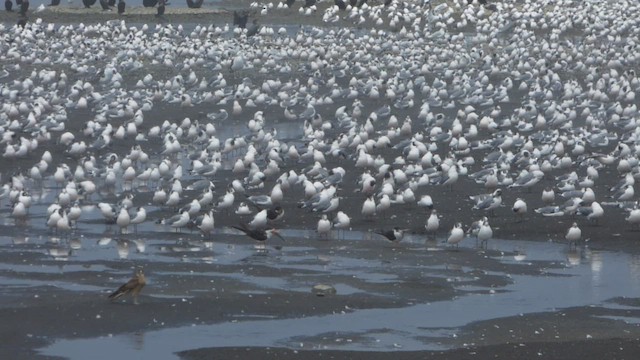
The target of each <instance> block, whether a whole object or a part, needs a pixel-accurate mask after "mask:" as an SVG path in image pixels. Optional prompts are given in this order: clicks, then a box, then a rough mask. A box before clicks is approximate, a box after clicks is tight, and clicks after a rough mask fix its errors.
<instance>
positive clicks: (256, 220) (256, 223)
mask: <svg viewBox="0 0 640 360" xmlns="http://www.w3.org/2000/svg"><path fill="white" fill-rule="evenodd" d="M266 226H267V210H261V211H259V212H258V213H257V214H256V215H255V216H254V217H253V219H252V220H251V222H249V223H248V224H247V227H248V228H249V229H251V230H258V229H264V228H265V227H266Z"/></svg>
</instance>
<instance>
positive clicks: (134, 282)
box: [109, 277, 144, 300]
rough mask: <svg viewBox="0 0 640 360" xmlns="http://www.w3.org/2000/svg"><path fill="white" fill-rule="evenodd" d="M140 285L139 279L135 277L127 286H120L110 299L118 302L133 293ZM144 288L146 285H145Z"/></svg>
mask: <svg viewBox="0 0 640 360" xmlns="http://www.w3.org/2000/svg"><path fill="white" fill-rule="evenodd" d="M139 285H140V283H139V281H138V278H137V277H135V278H133V279H131V280H129V281H128V282H127V283H126V284H124V285H122V286H120V287H119V288H118V290H116V291H114V292H113V293H112V294H111V295H109V299H112V300H116V299H119V298H120V297H122V296H124V295H126V294H128V293H129V292H131V290H133V289H135V288H136V287H138V286H139ZM143 286H144V284H143Z"/></svg>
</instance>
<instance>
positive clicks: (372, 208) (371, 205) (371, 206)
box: [361, 196, 376, 219]
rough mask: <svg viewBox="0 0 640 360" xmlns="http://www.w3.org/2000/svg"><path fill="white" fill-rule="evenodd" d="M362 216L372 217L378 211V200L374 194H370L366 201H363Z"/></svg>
mask: <svg viewBox="0 0 640 360" xmlns="http://www.w3.org/2000/svg"><path fill="white" fill-rule="evenodd" d="M361 213H362V216H363V217H364V218H365V219H371V218H372V217H373V216H374V215H375V213H376V202H375V200H374V199H373V196H369V197H368V198H367V199H366V200H365V201H364V203H362V211H361Z"/></svg>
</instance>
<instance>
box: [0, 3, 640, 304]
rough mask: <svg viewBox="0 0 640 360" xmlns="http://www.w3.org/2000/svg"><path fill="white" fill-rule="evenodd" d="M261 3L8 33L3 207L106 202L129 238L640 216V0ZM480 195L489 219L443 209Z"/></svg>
mask: <svg viewBox="0 0 640 360" xmlns="http://www.w3.org/2000/svg"><path fill="white" fill-rule="evenodd" d="M23 1H26V0H23ZM252 8H257V9H259V11H254V12H251V16H252V17H255V19H254V23H255V24H258V21H257V20H259V21H260V24H261V25H258V28H257V30H256V31H254V32H253V33H251V34H248V29H243V28H241V27H237V26H234V25H233V23H227V24H220V25H219V26H216V25H188V24H185V25H177V26H175V25H171V24H158V25H151V26H149V25H140V26H128V25H127V24H126V23H125V22H124V21H111V22H107V23H96V24H83V23H78V24H74V25H58V24H48V23H43V22H42V21H41V20H37V19H32V21H30V22H29V23H27V24H26V25H24V27H20V26H17V25H7V24H3V25H0V35H1V36H2V39H1V42H0V68H1V70H0V71H1V73H0V77H2V82H1V83H0V94H1V96H0V103H1V104H2V105H1V106H2V111H1V112H0V153H1V154H2V159H0V163H1V164H2V167H1V169H2V181H3V184H2V189H1V190H0V199H2V204H3V207H4V208H5V209H8V210H3V212H2V213H3V214H4V215H3V216H6V217H7V218H8V219H12V220H13V221H14V222H15V224H16V225H23V226H28V225H29V224H31V223H33V222H46V225H47V227H48V228H50V230H49V231H51V232H55V233H72V232H74V231H76V230H75V229H76V226H77V224H78V223H82V222H83V219H86V218H92V216H91V215H90V214H94V213H98V212H99V214H100V217H101V218H102V219H103V220H104V222H105V223H106V224H109V226H114V227H115V230H114V231H116V232H117V233H127V232H131V231H136V230H135V228H136V227H137V226H139V225H142V224H144V223H154V222H155V223H158V224H160V225H161V226H164V227H165V228H166V231H179V232H183V231H188V229H190V230H191V231H199V232H200V233H201V234H202V236H203V237H205V238H210V237H211V236H212V235H214V234H216V233H217V232H218V231H219V230H220V229H222V228H226V229H228V230H229V231H237V232H238V233H239V234H246V235H247V236H248V237H250V238H252V239H254V240H256V241H258V242H264V241H265V240H267V239H269V238H271V237H272V236H274V235H275V236H280V234H279V232H278V230H277V229H282V228H298V229H299V228H300V226H301V225H300V224H313V225H312V227H313V228H312V229H309V228H307V229H305V230H309V231H312V232H313V233H314V234H317V235H315V236H317V237H318V238H324V239H335V238H338V237H339V234H340V233H342V234H343V235H344V233H345V232H348V231H350V230H351V229H353V228H355V229H358V230H365V231H368V230H373V229H375V233H376V234H377V235H374V236H376V237H379V238H380V239H388V240H390V241H393V242H398V241H400V240H402V238H403V236H404V235H405V234H406V233H407V232H408V231H411V232H414V233H423V234H426V235H427V236H428V237H430V238H438V239H441V240H444V241H446V242H447V243H449V244H451V245H458V244H459V243H460V242H461V241H463V240H464V239H465V238H467V237H472V238H475V239H477V241H478V242H480V244H486V242H487V241H489V240H490V239H491V238H492V237H493V230H492V227H491V224H493V225H494V226H498V227H499V226H500V224H502V223H505V222H513V221H522V222H526V221H527V220H528V219H530V218H532V217H540V218H544V220H545V221H548V222H555V221H557V219H558V218H560V217H562V218H570V219H572V220H570V221H569V222H570V223H571V222H573V225H572V226H571V227H570V228H568V229H567V230H566V233H565V234H562V236H563V237H564V238H565V239H566V241H568V242H569V243H570V244H572V245H575V244H576V243H578V242H579V241H580V240H581V239H583V238H584V237H585V236H587V234H586V233H588V232H589V229H590V228H591V225H594V226H595V225H600V226H607V218H608V217H622V218H624V219H625V220H626V222H628V224H629V225H628V226H629V227H638V226H639V225H640V208H639V207H638V203H637V196H636V195H635V192H634V186H635V179H636V178H638V177H640V167H639V162H638V154H639V152H640V146H638V145H637V143H638V142H639V141H640V129H639V127H638V124H637V121H638V116H639V113H638V107H637V99H636V95H635V93H636V92H637V91H638V89H639V88H640V79H639V78H638V75H637V74H636V71H635V69H636V68H637V65H638V62H639V61H640V50H639V47H638V44H637V39H638V32H639V31H640V26H638V25H640V24H638V22H639V21H640V16H638V15H640V9H639V7H638V3H637V2H634V1H610V2H609V1H597V2H595V1H594V2H591V1H569V0H556V1H544V0H543V1H539V0H537V1H528V0H525V1H515V2H512V1H506V2H499V1H495V2H491V3H490V4H484V3H482V4H481V3H477V2H475V1H473V2H469V1H467V0H463V1H435V0H432V1H431V2H429V1H422V0H419V1H408V0H407V1H402V0H392V1H373V0H370V1H359V2H355V1H351V2H348V1H345V2H343V1H335V2H334V1H320V0H318V1H317V2H316V1H314V2H304V3H303V2H300V1H298V2H294V1H287V2H286V3H285V2H283V3H270V2H256V3H252V4H250V9H252ZM292 8H293V9H292ZM297 9H301V10H297ZM268 14H280V16H300V14H303V15H308V16H317V17H319V18H321V19H322V21H323V23H324V24H325V26H322V27H311V26H301V27H300V26H295V27H280V26H269V25H264V23H266V22H267V19H268V17H267V16H268ZM229 20H230V21H229V22H231V18H230V19H229ZM301 22H303V21H302V20H301ZM604 174H606V176H601V175H604ZM45 188H46V189H48V191H49V193H50V194H51V193H53V196H48V197H45V196H39V195H38V194H43V189H45ZM471 190H473V191H474V193H472V194H471V196H468V195H469V192H470V191H471ZM475 190H477V191H475ZM461 194H463V195H461ZM460 197H464V199H463V200H462V203H464V204H465V205H464V206H467V207H468V208H469V209H472V212H473V214H474V215H475V218H474V219H470V218H462V217H460V215H459V214H458V211H457V210H456V207H455V206H454V207H451V206H449V207H447V206H443V205H445V204H444V203H446V202H452V201H453V200H452V199H455V198H460ZM503 198H504V199H514V200H513V201H511V200H509V201H507V200H503ZM45 202H46V203H45ZM34 204H39V205H41V206H43V207H46V208H47V213H46V214H45V215H44V216H43V214H39V213H32V212H30V208H32V207H33V205H34ZM5 205H7V206H8V208H7V207H6V206H5ZM605 214H607V215H605ZM288 218H289V219H288ZM383 220H384V221H383ZM401 220H402V221H401ZM394 221H397V222H398V226H390V227H389V228H388V229H380V226H379V225H378V223H383V224H389V223H392V224H393V222H394ZM400 222H401V224H400ZM315 224H317V226H316V225H315ZM581 228H582V230H581ZM231 229H234V230H231ZM225 231H226V230H225ZM114 296H117V295H114Z"/></svg>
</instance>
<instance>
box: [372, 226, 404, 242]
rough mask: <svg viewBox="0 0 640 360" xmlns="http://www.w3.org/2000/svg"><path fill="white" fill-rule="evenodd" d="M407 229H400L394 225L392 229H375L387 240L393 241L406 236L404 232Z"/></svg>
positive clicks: (398, 240)
mask: <svg viewBox="0 0 640 360" xmlns="http://www.w3.org/2000/svg"><path fill="white" fill-rule="evenodd" d="M405 231H407V230H406V229H400V228H399V227H397V226H396V227H394V228H393V229H391V230H377V231H374V232H375V233H376V234H378V235H382V236H384V237H385V238H386V239H387V240H389V241H391V242H400V240H402V238H403V237H404V233H405Z"/></svg>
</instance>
